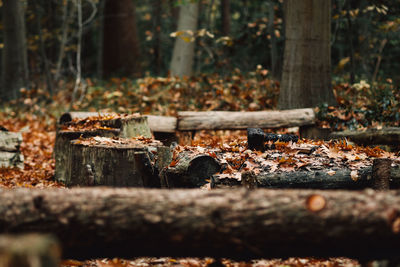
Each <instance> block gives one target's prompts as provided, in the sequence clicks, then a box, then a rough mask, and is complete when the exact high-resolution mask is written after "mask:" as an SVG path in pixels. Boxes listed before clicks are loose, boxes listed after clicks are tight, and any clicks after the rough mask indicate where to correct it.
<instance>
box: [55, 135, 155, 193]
mask: <svg viewBox="0 0 400 267" xmlns="http://www.w3.org/2000/svg"><path fill="white" fill-rule="evenodd" d="M160 146H161V143H160V142H158V141H153V140H151V139H143V140H140V139H138V140H134V139H122V138H115V137H114V138H107V137H99V136H96V137H92V138H87V139H82V138H81V139H77V140H73V141H71V143H70V146H69V148H68V151H66V157H65V158H66V161H65V163H64V165H63V167H61V166H60V168H64V169H62V172H63V173H65V184H66V185H67V186H76V185H79V186H95V185H102V186H115V187H160V181H159V178H158V170H157V169H156V168H155V161H156V160H157V157H156V156H154V155H156V154H157V147H160Z"/></svg>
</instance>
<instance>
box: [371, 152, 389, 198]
mask: <svg viewBox="0 0 400 267" xmlns="http://www.w3.org/2000/svg"><path fill="white" fill-rule="evenodd" d="M392 162H393V160H391V159H374V163H373V166H372V179H373V185H372V187H373V188H374V189H375V190H382V191H383V190H389V189H390V180H391V173H390V171H391V169H392V167H391V166H392Z"/></svg>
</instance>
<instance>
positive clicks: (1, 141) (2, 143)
mask: <svg viewBox="0 0 400 267" xmlns="http://www.w3.org/2000/svg"><path fill="white" fill-rule="evenodd" d="M21 142H22V134H21V133H14V132H9V131H7V130H5V129H4V130H0V167H18V168H23V167H24V157H23V155H22V154H21V152H20V150H19V147H20V145H21Z"/></svg>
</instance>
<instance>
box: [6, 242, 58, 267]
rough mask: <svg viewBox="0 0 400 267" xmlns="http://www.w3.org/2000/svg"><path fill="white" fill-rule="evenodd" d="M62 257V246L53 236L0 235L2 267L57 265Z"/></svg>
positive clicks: (45, 266) (48, 266)
mask: <svg viewBox="0 0 400 267" xmlns="http://www.w3.org/2000/svg"><path fill="white" fill-rule="evenodd" d="M60 258H61V249H60V246H59V244H58V242H57V240H55V239H54V238H53V237H51V236H47V235H38V234H27V235H15V236H13V235H0V266H1V267H17V266H24V267H57V266H60Z"/></svg>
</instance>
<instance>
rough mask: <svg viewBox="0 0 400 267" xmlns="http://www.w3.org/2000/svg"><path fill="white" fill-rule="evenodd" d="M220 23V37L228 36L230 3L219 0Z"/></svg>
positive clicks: (227, 0) (225, 0)
mask: <svg viewBox="0 0 400 267" xmlns="http://www.w3.org/2000/svg"><path fill="white" fill-rule="evenodd" d="M221 22H222V31H221V33H222V35H224V36H229V35H230V33H231V3H230V0H221Z"/></svg>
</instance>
